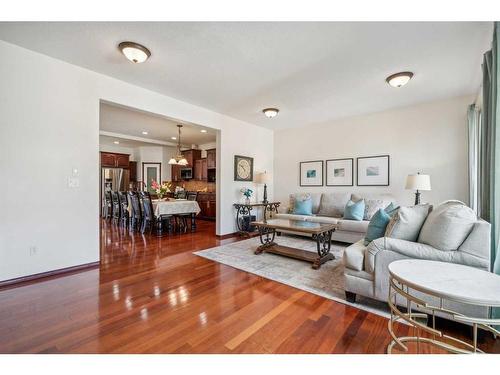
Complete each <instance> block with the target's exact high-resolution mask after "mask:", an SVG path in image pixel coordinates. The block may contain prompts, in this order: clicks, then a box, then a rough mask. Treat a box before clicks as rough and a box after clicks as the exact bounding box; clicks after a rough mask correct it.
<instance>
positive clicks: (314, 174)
mask: <svg viewBox="0 0 500 375" xmlns="http://www.w3.org/2000/svg"><path fill="white" fill-rule="evenodd" d="M299 169H300V186H323V160H316V161H302V162H300V168H299Z"/></svg>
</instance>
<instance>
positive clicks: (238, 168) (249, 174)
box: [234, 155, 253, 181]
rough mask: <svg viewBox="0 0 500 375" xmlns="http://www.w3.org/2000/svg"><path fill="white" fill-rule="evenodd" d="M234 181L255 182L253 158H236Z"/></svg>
mask: <svg viewBox="0 0 500 375" xmlns="http://www.w3.org/2000/svg"><path fill="white" fill-rule="evenodd" d="M234 180H235V181H253V158H250V157H248V156H240V155H235V156H234Z"/></svg>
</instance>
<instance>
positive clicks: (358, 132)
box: [274, 96, 474, 204]
mask: <svg viewBox="0 0 500 375" xmlns="http://www.w3.org/2000/svg"><path fill="white" fill-rule="evenodd" d="M473 100H474V98H473V97H472V96H466V97H459V98H453V99H449V100H444V101H438V102H431V103H426V104H421V105H417V106H413V107H408V108H401V109H396V110H390V111H386V112H381V113H375V114H371V115H364V116H358V117H352V118H346V119H342V120H338V121H334V122H331V123H329V124H323V125H318V126H307V127H304V128H298V129H289V130H283V131H278V132H275V134H274V151H275V157H274V171H275V174H274V184H275V188H274V191H275V196H276V198H277V199H278V200H281V201H282V202H287V201H288V195H289V194H290V193H293V192H298V191H308V192H323V191H324V192H328V191H330V192H333V191H356V192H359V193H360V194H361V195H363V194H364V195H365V196H366V195H375V194H378V193H391V194H393V195H394V196H395V197H396V199H397V200H398V202H399V203H400V204H413V202H414V194H413V192H412V191H408V190H405V179H406V176H407V175H408V174H411V173H416V172H417V171H421V172H422V173H427V174H430V176H431V184H432V191H429V192H422V200H423V201H426V202H431V203H434V204H436V203H439V202H442V201H444V200H446V199H459V200H461V201H464V202H467V199H468V198H467V197H468V194H467V140H466V112H467V105H468V104H470V103H471V102H472V101H473ZM384 154H389V155H390V161H391V164H390V165H391V173H390V186H389V187H361V186H356V178H354V186H353V187H326V186H323V187H309V188H306V187H300V186H299V162H301V161H308V160H326V159H338V158H356V157H359V156H371V155H384ZM354 174H355V176H356V160H354Z"/></svg>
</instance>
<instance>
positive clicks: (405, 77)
mask: <svg viewBox="0 0 500 375" xmlns="http://www.w3.org/2000/svg"><path fill="white" fill-rule="evenodd" d="M412 77H413V73H412V72H400V73H396V74H392V75H390V76H389V77H387V78H386V79H385V81H386V82H387V83H388V84H389V85H390V86H392V87H401V86H404V85H406V84H407V83H408V82H409V81H410V79H411V78H412Z"/></svg>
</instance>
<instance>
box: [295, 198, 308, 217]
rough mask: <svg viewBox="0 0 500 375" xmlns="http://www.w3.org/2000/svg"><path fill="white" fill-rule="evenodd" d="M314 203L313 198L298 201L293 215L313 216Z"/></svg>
mask: <svg viewBox="0 0 500 375" xmlns="http://www.w3.org/2000/svg"><path fill="white" fill-rule="evenodd" d="M312 207H313V202H312V199H311V197H308V198H304V199H296V200H295V205H294V207H293V213H294V214H295V215H308V216H310V215H312Z"/></svg>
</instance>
